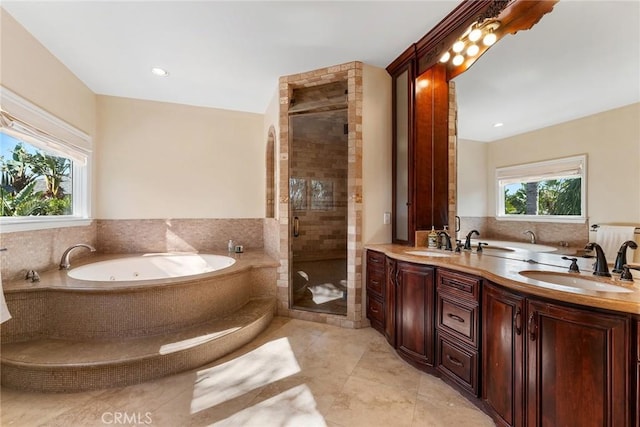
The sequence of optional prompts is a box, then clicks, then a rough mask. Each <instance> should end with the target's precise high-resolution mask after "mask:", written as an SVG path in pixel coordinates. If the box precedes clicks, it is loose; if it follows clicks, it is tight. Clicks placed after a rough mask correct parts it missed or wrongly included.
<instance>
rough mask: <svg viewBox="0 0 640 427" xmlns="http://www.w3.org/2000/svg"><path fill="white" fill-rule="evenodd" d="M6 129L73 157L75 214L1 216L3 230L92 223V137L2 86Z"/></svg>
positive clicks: (0, 96)
mask: <svg viewBox="0 0 640 427" xmlns="http://www.w3.org/2000/svg"><path fill="white" fill-rule="evenodd" d="M0 103H1V106H0V107H1V109H2V113H3V114H6V115H7V116H6V117H9V116H10V117H11V118H15V120H12V119H7V118H6V117H0V119H1V123H0V128H1V129H2V131H3V132H6V133H7V134H8V135H11V136H13V137H15V138H17V139H20V140H23V141H25V142H27V143H29V144H30V145H33V146H35V147H36V148H39V149H43V150H45V151H46V152H48V153H51V154H54V155H58V156H62V157H66V158H70V159H71V160H72V161H73V172H72V173H73V199H72V200H73V214H72V215H55V216H53V215H52V216H32V217H27V216H22V217H0V233H10V232H16V231H29V230H41V229H47V228H59V227H74V226H85V225H89V224H90V223H91V164H92V151H93V141H92V138H91V137H90V136H89V135H87V134H86V133H84V132H82V131H80V130H78V129H76V128H75V127H73V126H71V125H69V124H68V123H66V122H64V121H62V120H60V119H59V118H57V117H55V116H53V115H52V114H50V113H48V112H47V111H45V110H43V109H41V108H40V107H38V106H36V105H34V104H32V103H31V102H29V101H27V100H26V99H24V98H22V97H21V96H19V95H17V94H16V93H14V92H12V91H10V90H8V89H7V88H5V87H2V86H0Z"/></svg>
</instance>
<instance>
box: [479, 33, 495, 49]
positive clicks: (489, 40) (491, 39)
mask: <svg viewBox="0 0 640 427" xmlns="http://www.w3.org/2000/svg"><path fill="white" fill-rule="evenodd" d="M496 40H498V37H496V35H495V34H493V33H489V34H487V35H486V36H484V38H483V39H482V43H483V44H484V45H485V46H491V45H492V44H494V43H495V42H496Z"/></svg>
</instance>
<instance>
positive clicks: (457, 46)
mask: <svg viewBox="0 0 640 427" xmlns="http://www.w3.org/2000/svg"><path fill="white" fill-rule="evenodd" d="M462 49H464V42H463V41H462V40H458V41H457V42H455V43H454V44H453V46H451V50H452V51H454V52H455V53H460V52H462Z"/></svg>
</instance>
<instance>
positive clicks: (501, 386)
mask: <svg viewBox="0 0 640 427" xmlns="http://www.w3.org/2000/svg"><path fill="white" fill-rule="evenodd" d="M524 316H525V299H524V297H522V296H520V295H516V294H513V293H511V292H508V291H506V290H504V289H502V288H499V287H496V286H493V285H491V284H488V283H485V284H484V286H483V289H482V378H483V380H482V390H481V398H482V401H483V403H484V405H485V407H486V408H487V410H488V411H489V413H490V414H491V415H492V416H493V419H494V421H496V424H498V425H501V426H524V425H525V422H524V366H523V365H524V352H523V348H524V334H523V325H524V322H525V320H524Z"/></svg>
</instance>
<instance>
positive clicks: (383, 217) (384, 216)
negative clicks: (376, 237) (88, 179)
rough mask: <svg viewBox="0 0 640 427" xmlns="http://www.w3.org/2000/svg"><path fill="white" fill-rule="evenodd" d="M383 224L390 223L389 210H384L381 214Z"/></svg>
mask: <svg viewBox="0 0 640 427" xmlns="http://www.w3.org/2000/svg"><path fill="white" fill-rule="evenodd" d="M382 223H383V224H391V212H385V213H384V215H383V216H382Z"/></svg>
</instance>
